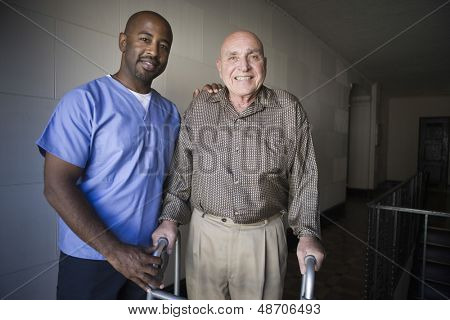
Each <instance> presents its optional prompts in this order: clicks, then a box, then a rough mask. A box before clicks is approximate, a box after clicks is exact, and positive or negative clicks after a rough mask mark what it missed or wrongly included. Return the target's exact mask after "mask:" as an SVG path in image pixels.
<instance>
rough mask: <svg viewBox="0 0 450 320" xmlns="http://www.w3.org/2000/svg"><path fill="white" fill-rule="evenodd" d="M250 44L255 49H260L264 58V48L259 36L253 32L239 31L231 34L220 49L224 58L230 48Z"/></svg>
mask: <svg viewBox="0 0 450 320" xmlns="http://www.w3.org/2000/svg"><path fill="white" fill-rule="evenodd" d="M244 42H245V43H250V44H252V45H253V47H254V48H256V49H258V50H259V51H260V52H261V54H262V55H263V56H264V46H263V44H262V42H261V40H259V38H258V36H257V35H256V34H254V33H253V32H250V31H246V30H239V31H235V32H233V33H230V34H229V35H228V36H227V37H226V38H225V39H224V40H223V43H222V47H221V48H220V55H221V56H222V55H223V54H224V53H225V52H227V51H228V50H229V49H230V46H233V45H234V44H236V43H241V44H242V43H244Z"/></svg>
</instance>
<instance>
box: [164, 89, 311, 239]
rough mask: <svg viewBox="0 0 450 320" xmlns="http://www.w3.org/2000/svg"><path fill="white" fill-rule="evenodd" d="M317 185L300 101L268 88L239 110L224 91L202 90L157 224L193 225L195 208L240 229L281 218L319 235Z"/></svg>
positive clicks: (185, 123)
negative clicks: (190, 223)
mask: <svg viewBox="0 0 450 320" xmlns="http://www.w3.org/2000/svg"><path fill="white" fill-rule="evenodd" d="M317 180H318V177H317V166H316V160H315V155H314V148H313V142H312V138H311V131H310V125H309V122H308V119H307V117H306V114H305V111H304V110H303V108H302V106H301V104H300V102H299V101H298V99H297V98H296V97H295V96H293V95H292V94H290V93H288V92H286V91H283V90H272V89H269V88H267V87H264V86H263V87H262V88H261V90H260V92H259V93H258V95H257V97H256V99H255V101H254V102H253V103H252V104H251V105H250V106H249V107H248V108H247V109H245V110H244V111H243V112H241V113H238V112H237V111H236V110H235V109H234V108H233V106H232V105H231V103H230V101H229V99H228V91H227V90H226V89H224V90H221V91H219V93H217V94H209V93H208V92H206V91H203V92H202V93H201V94H200V95H198V96H197V97H196V98H195V99H194V100H193V101H192V102H191V104H190V106H189V108H188V110H187V111H186V113H185V114H184V117H183V120H182V124H181V129H180V135H179V138H178V145H177V147H176V150H175V154H174V157H173V160H172V165H171V169H170V171H169V176H168V178H167V179H166V186H165V190H166V195H165V197H164V204H163V210H162V214H161V217H160V219H161V220H171V221H176V222H178V223H181V224H185V223H188V222H189V219H190V215H191V207H195V208H197V209H199V210H201V211H203V212H205V213H208V214H211V215H215V216H219V217H225V218H230V219H232V220H233V221H234V222H236V223H242V224H249V223H255V222H259V221H262V220H264V219H267V218H269V217H271V216H273V215H274V214H277V213H281V214H287V215H288V223H289V225H290V226H291V227H292V229H293V231H294V234H295V235H297V236H305V235H312V236H316V237H318V238H320V222H319V209H318V190H317Z"/></svg>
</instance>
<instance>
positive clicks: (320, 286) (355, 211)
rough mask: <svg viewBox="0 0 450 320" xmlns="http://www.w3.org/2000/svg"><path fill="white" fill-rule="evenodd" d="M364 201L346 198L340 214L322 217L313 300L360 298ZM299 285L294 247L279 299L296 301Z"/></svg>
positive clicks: (365, 233) (299, 278)
mask: <svg viewBox="0 0 450 320" xmlns="http://www.w3.org/2000/svg"><path fill="white" fill-rule="evenodd" d="M368 201H369V199H368V198H367V197H366V196H364V195H349V196H348V198H347V201H346V203H345V205H344V206H343V208H342V209H341V210H339V211H338V212H334V213H333V215H330V217H322V221H323V222H322V238H323V243H324V246H325V248H326V251H327V257H326V260H325V262H324V264H323V266H322V269H321V270H320V271H319V272H318V273H316V282H315V295H316V298H317V299H363V298H364V265H365V254H366V251H365V245H364V242H366V238H367V212H368V211H367V206H366V202H368ZM331 221H332V222H331ZM300 284H301V277H300V272H299V270H298V262H297V257H296V254H295V245H294V246H292V247H291V248H290V250H289V256H288V271H287V275H286V281H285V290H284V294H283V299H298V297H299V291H300Z"/></svg>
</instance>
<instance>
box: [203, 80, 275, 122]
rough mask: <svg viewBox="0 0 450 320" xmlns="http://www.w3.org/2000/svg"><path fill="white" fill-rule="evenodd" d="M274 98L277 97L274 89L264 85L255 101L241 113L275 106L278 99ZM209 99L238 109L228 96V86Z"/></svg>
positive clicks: (245, 113)
mask: <svg viewBox="0 0 450 320" xmlns="http://www.w3.org/2000/svg"><path fill="white" fill-rule="evenodd" d="M274 98H275V97H274V93H273V91H272V90H270V89H268V88H267V87H266V86H262V87H261V89H260V90H259V92H258V95H257V96H256V99H255V101H253V103H252V104H251V105H250V106H249V107H248V108H247V109H245V110H244V111H243V112H242V113H241V114H240V115H241V116H248V115H250V114H253V113H256V112H259V111H261V110H264V108H267V107H269V108H270V107H273V106H274V101H276V99H274ZM209 101H210V102H220V104H221V105H222V106H229V107H230V108H231V109H232V110H233V111H235V112H236V110H235V109H234V107H233V105H232V104H231V102H230V99H229V98H228V89H227V88H226V87H225V88H224V89H222V90H220V91H219V92H218V93H216V94H214V95H211V96H210V98H209Z"/></svg>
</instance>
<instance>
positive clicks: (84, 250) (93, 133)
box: [36, 76, 180, 260]
mask: <svg viewBox="0 0 450 320" xmlns="http://www.w3.org/2000/svg"><path fill="white" fill-rule="evenodd" d="M179 124H180V115H179V113H178V111H177V108H176V106H175V105H174V104H173V103H172V102H170V101H169V100H167V99H165V98H163V97H162V96H161V95H160V94H159V93H158V92H156V91H155V90H153V91H152V95H151V100H150V105H149V108H148V112H145V110H144V108H143V107H142V105H141V104H140V102H139V101H138V100H137V98H136V97H135V96H134V95H133V94H132V93H131V92H130V91H129V90H128V89H127V88H126V87H124V86H123V85H122V84H120V83H119V82H117V81H116V80H114V79H112V78H111V77H106V76H105V77H102V78H99V79H97V80H94V81H91V82H89V83H87V84H84V85H82V86H80V87H78V88H76V89H74V90H72V91H70V92H68V93H67V94H66V95H65V96H64V97H63V98H62V99H61V101H60V102H59V104H58V106H57V107H56V109H55V111H54V112H53V115H52V116H51V118H50V120H49V123H48V125H47V127H46V128H45V130H44V132H43V134H42V136H41V137H40V138H39V139H38V140H37V142H36V143H37V145H38V146H39V148H40V150H41V153H42V154H45V152H50V153H51V154H53V155H55V156H56V157H58V158H60V159H62V160H64V161H66V162H69V163H71V164H73V165H76V166H78V167H80V168H84V175H83V176H82V177H81V178H80V180H79V182H78V187H79V188H80V189H81V190H82V192H83V193H84V194H85V196H86V198H87V199H88V201H89V202H90V203H91V205H92V206H93V207H94V209H95V210H96V212H97V214H98V215H99V217H100V218H101V220H102V221H103V222H104V223H105V224H106V226H107V227H108V228H110V230H111V231H112V232H113V233H114V234H115V235H116V236H117V237H118V238H119V239H120V240H121V241H123V242H125V243H128V244H133V245H141V246H149V245H150V244H151V234H152V232H153V231H154V229H155V228H156V227H157V224H158V217H159V214H160V205H161V198H162V193H163V183H164V179H165V176H166V175H167V171H168V167H169V164H170V160H171V158H172V154H173V151H174V148H175V144H176V139H177V137H178V130H179ZM59 247H60V249H61V251H63V252H64V253H66V254H68V255H71V256H74V257H79V258H84V259H94V260H103V259H104V257H103V256H102V255H101V254H100V253H98V252H97V251H96V250H94V249H93V248H92V247H90V246H89V245H87V244H86V243H84V242H83V241H82V240H80V238H78V237H77V236H76V235H75V234H74V233H73V232H72V231H71V230H70V228H69V227H68V226H67V225H66V224H65V223H64V221H62V219H61V218H60V219H59Z"/></svg>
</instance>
